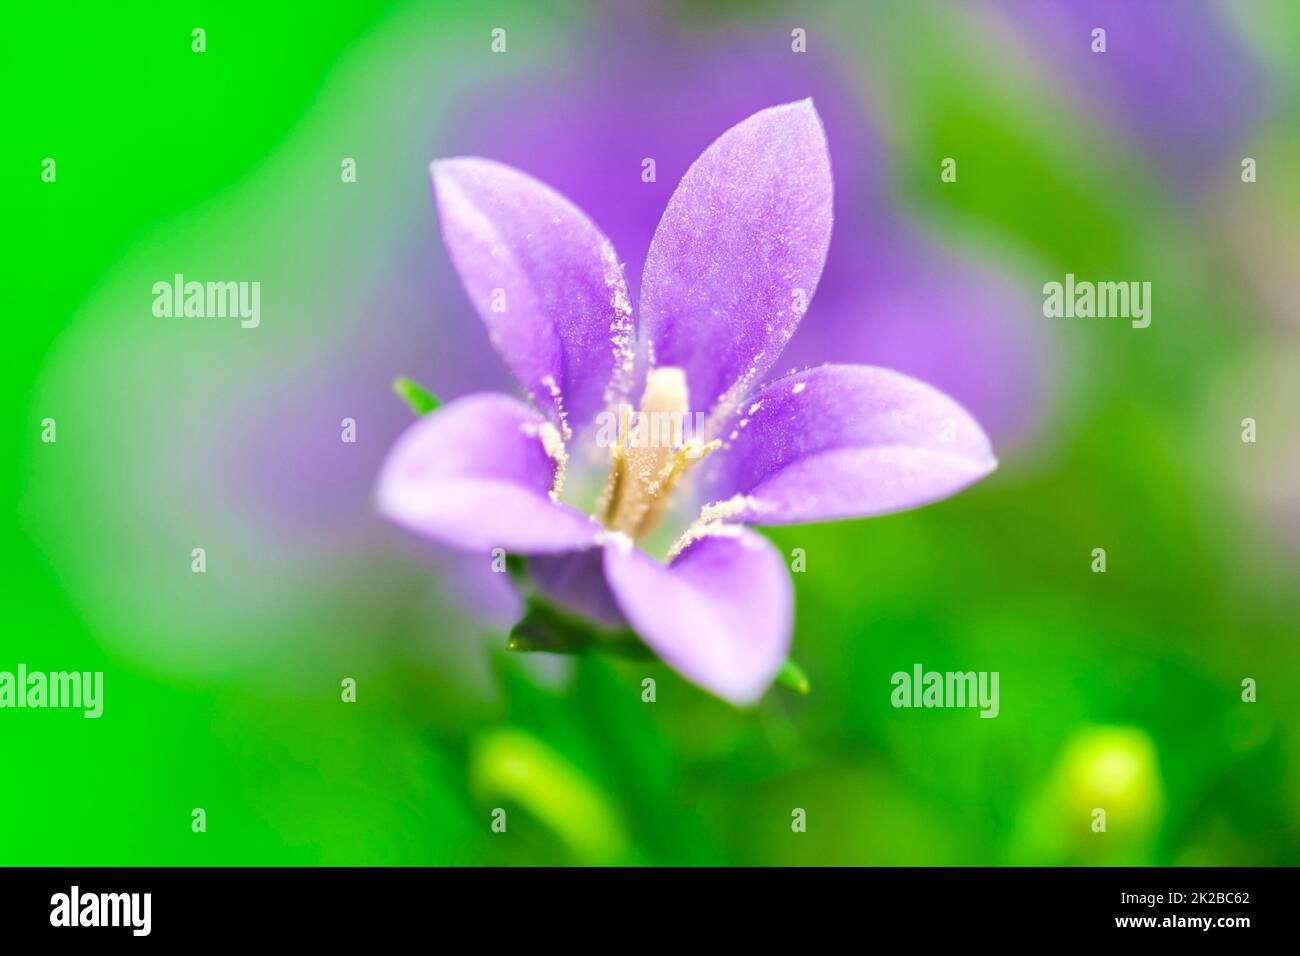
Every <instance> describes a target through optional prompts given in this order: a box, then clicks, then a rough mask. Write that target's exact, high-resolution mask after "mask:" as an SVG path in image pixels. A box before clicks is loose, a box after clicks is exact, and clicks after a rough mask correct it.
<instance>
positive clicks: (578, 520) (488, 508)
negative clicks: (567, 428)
mask: <svg viewBox="0 0 1300 956" xmlns="http://www.w3.org/2000/svg"><path fill="white" fill-rule="evenodd" d="M558 438H559V436H558V434H557V432H556V430H555V427H554V426H553V425H551V424H550V423H549V422H547V421H546V420H545V419H543V418H542V417H541V416H540V415H539V414H538V413H537V412H536V411H534V410H533V409H531V408H529V407H528V406H527V405H525V404H524V403H523V402H521V401H519V400H518V399H517V398H512V397H510V396H509V395H496V394H492V393H483V394H479V395H469V396H466V397H465V398H460V399H457V400H456V401H454V402H451V403H449V404H447V405H446V406H444V407H443V408H441V409H439V410H438V411H436V412H432V413H430V414H428V415H425V416H424V417H423V418H420V419H419V420H418V421H416V422H415V423H414V424H413V425H411V426H410V427H409V428H408V429H407V430H406V431H405V432H404V433H403V434H402V436H401V437H400V438H399V439H398V440H397V443H396V444H395V445H394V446H393V448H392V450H391V451H390V452H389V453H388V457H387V458H386V459H385V461H384V464H383V467H382V469H381V470H380V474H379V487H378V492H377V497H378V504H379V510H380V512H381V513H382V514H384V515H385V516H387V517H389V518H391V519H392V520H393V521H396V522H397V523H398V524H400V525H402V526H403V527H405V528H408V529H410V530H411V531H415V532H417V533H419V534H423V535H426V536H427V537H430V538H432V539H434V540H435V541H440V542H442V543H444V544H449V545H451V546H452V547H456V548H463V549H465V550H472V551H483V552H488V551H490V550H491V549H493V548H504V549H505V550H506V551H508V552H511V553H518V554H553V553H556V552H560V551H570V550H573V549H575V548H581V547H587V546H590V545H591V543H592V542H593V541H594V540H595V539H596V536H597V535H598V534H599V532H600V526H599V525H598V524H597V523H596V522H595V521H593V520H591V519H590V518H588V517H587V516H586V515H583V514H579V513H578V512H577V511H574V510H573V509H572V508H569V507H567V506H565V505H562V504H559V503H557V502H556V501H554V500H552V498H551V489H552V487H553V485H554V482H555V477H556V473H557V469H559V468H562V467H563V464H562V462H561V461H559V460H557V459H559V458H561V457H562V454H563V453H562V451H561V450H558V449H559V448H560V446H559V442H558Z"/></svg>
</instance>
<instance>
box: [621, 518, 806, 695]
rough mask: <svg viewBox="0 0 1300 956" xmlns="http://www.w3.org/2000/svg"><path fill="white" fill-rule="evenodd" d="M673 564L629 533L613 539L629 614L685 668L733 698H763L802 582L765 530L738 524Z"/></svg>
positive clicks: (658, 648)
mask: <svg viewBox="0 0 1300 956" xmlns="http://www.w3.org/2000/svg"><path fill="white" fill-rule="evenodd" d="M721 531H722V532H724V533H720V534H712V535H707V536H705V537H702V538H700V539H699V540H697V541H695V542H694V543H693V544H691V545H689V546H688V547H687V548H686V549H685V550H684V551H682V553H681V554H680V555H678V556H677V558H676V559H675V560H674V561H673V562H672V563H671V564H669V565H667V566H665V565H662V564H660V563H659V562H658V561H656V560H654V558H651V557H650V556H649V555H647V554H645V553H644V552H642V551H638V550H637V549H635V548H633V547H631V546H630V544H629V543H628V542H627V541H626V540H624V541H621V542H620V541H614V542H611V543H609V544H607V545H606V546H605V577H606V579H607V580H608V582H609V586H610V590H611V591H613V594H614V598H615V600H617V602H618V605H619V607H620V608H621V609H622V611H623V615H624V616H625V617H626V618H627V621H628V622H629V623H630V624H631V625H632V627H633V629H634V630H635V631H636V632H637V633H638V634H639V635H640V636H641V638H642V640H644V641H645V642H646V644H648V645H649V646H650V648H651V649H652V650H654V652H655V653H656V654H658V655H659V657H660V658H661V659H662V660H663V661H664V663H666V664H668V666H670V667H672V668H673V669H674V670H676V671H677V672H678V673H680V674H681V675H682V676H683V677H685V678H687V679H688V680H690V681H692V682H693V683H695V684H698V685H699V686H701V687H703V688H704V689H705V690H708V691H710V692H712V693H714V694H717V695H718V696H719V697H722V698H724V699H726V700H729V701H731V702H732V703H735V704H747V703H751V702H753V701H755V700H757V699H758V698H759V697H760V696H762V694H763V692H764V691H765V690H767V688H768V687H769V686H770V685H771V683H772V681H773V679H774V678H775V677H776V674H777V671H778V670H780V668H781V664H782V662H783V661H784V660H785V658H786V655H787V654H788V653H789V650H790V631H791V628H792V626H793V618H794V592H793V588H792V587H791V586H790V576H789V573H788V572H787V571H786V567H785V562H784V561H783V560H782V559H781V555H780V554H779V553H778V552H777V550H776V548H774V547H773V546H772V544H771V542H769V541H768V540H767V539H766V538H764V537H762V536H761V535H758V534H756V533H754V532H753V531H750V530H748V529H747V528H740V527H736V526H730V527H726V528H723V529H721Z"/></svg>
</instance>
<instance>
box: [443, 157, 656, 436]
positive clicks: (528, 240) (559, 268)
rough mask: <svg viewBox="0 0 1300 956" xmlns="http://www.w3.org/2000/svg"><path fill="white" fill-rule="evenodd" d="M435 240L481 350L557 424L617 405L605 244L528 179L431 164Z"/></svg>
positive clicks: (482, 163)
mask: <svg viewBox="0 0 1300 956" xmlns="http://www.w3.org/2000/svg"><path fill="white" fill-rule="evenodd" d="M430 170H431V172H432V174H433V185H434V192H435V194H436V196H437V203H438V215H439V218H440V220H441V222H442V235H443V240H444V241H445V243H446V245H447V251H448V252H449V253H450V255H451V258H452V262H453V263H454V264H455V266H456V271H457V272H458V273H459V274H460V278H461V282H462V283H463V284H464V286H465V291H466V292H467V293H468V294H469V298H470V301H471V302H472V303H473V305H474V308H475V309H476V310H478V314H479V316H480V317H481V318H482V319H483V322H484V323H485V324H486V325H487V328H488V335H489V337H490V338H491V339H492V343H493V345H495V346H496V348H497V351H499V352H500V353H501V356H502V358H503V359H505V362H506V365H508V366H509V367H510V370H511V371H512V372H513V373H514V374H515V377H516V378H517V379H518V380H519V383H520V384H521V385H522V386H523V387H524V388H525V389H526V390H527V391H528V392H529V394H530V396H532V397H533V398H534V400H535V401H537V402H538V403H539V404H540V407H542V408H544V409H546V411H547V414H548V417H549V418H551V420H552V421H553V422H555V423H556V424H557V425H564V424H566V423H567V422H572V423H573V427H575V428H576V427H578V426H581V425H584V424H586V423H587V422H589V421H591V420H592V419H593V418H594V417H595V415H596V413H597V412H598V411H600V410H601V409H602V408H604V407H606V406H607V405H609V404H610V403H612V402H614V401H616V400H617V399H619V398H621V396H622V394H623V393H624V392H625V391H626V388H627V379H628V377H629V376H630V374H631V356H632V345H633V341H632V340H633V326H632V306H631V301H630V300H629V299H628V295H627V285H626V284H625V283H624V281H623V270H622V268H621V267H620V266H619V262H618V256H617V255H616V254H615V252H614V247H613V246H612V245H611V244H610V242H609V240H608V239H606V238H605V236H604V235H603V234H602V233H601V232H600V230H599V229H597V228H596V226H595V225H594V224H593V223H592V222H591V220H590V219H588V218H587V217H586V216H585V215H584V214H583V212H582V211H581V210H580V209H578V208H577V207H576V206H574V205H573V204H572V203H571V202H569V201H568V200H567V199H565V198H564V197H563V196H561V195H560V194H559V193H557V192H555V191H554V190H553V189H551V188H549V187H548V186H545V185H543V184H542V183H540V182H538V181H537V180H535V179H533V178H532V177H531V176H527V175H525V174H524V173H521V172H519V170H517V169H513V168H511V167H509V166H504V165H502V164H501V163H494V162H491V161H490V160H486V159H473V158H457V159H444V160H439V161H437V162H435V163H433V164H432V166H431V167H430Z"/></svg>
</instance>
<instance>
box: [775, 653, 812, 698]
mask: <svg viewBox="0 0 1300 956" xmlns="http://www.w3.org/2000/svg"><path fill="white" fill-rule="evenodd" d="M776 682H777V683H778V684H780V685H781V686H782V687H788V688H790V690H792V691H794V692H795V693H796V694H806V693H808V692H809V691H811V690H812V684H810V683H809V682H808V675H807V674H805V673H804V671H803V668H802V667H800V666H799V665H798V664H796V663H795V662H794V661H793V660H792V659H791V658H789V657H787V658H786V659H785V663H784V664H782V665H781V670H779V671H778V672H777V675H776Z"/></svg>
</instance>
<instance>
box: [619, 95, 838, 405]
mask: <svg viewBox="0 0 1300 956" xmlns="http://www.w3.org/2000/svg"><path fill="white" fill-rule="evenodd" d="M831 192H832V183H831V165H830V157H829V155H828V154H827V149H826V135H825V133H824V132H823V130H822V124H821V120H820V118H819V117H818V116H817V111H816V110H815V109H814V108H813V105H812V102H811V101H810V100H803V101H801V102H798V103H790V104H787V105H785V106H776V107H772V108H771V109H766V110H762V111H761V112H758V113H755V114H754V115H753V116H751V117H750V118H749V119H747V120H745V121H744V122H742V123H740V124H738V125H737V126H733V127H732V128H731V129H729V130H728V131H727V132H725V133H723V134H722V136H721V137H719V138H718V140H717V141H716V142H715V143H714V144H713V145H712V146H710V147H709V148H708V149H706V150H705V151H704V153H703V154H702V155H701V156H700V158H699V159H697V160H696V161H695V163H694V165H692V166H691V168H690V169H688V170H687V171H686V175H685V176H683V177H682V181H681V183H680V184H679V185H678V187H677V191H676V192H674V193H673V196H672V198H671V199H670V200H669V201H668V208H667V209H666V210H665V211H664V214H663V218H662V219H661V220H660V221H659V227H658V229H656V230H655V235H654V239H653V241H652V242H651V243H650V252H649V253H648V254H647V256H646V265H645V272H644V274H643V276H642V278H641V310H640V319H641V322H642V323H643V327H644V328H645V330H646V334H647V336H648V338H649V340H650V343H651V345H652V347H653V352H652V356H653V358H654V360H655V362H656V364H658V365H675V366H678V367H680V368H683V369H685V370H686V384H687V387H688V388H689V389H690V395H691V402H692V406H693V409H694V410H698V411H707V410H710V409H712V408H713V407H714V405H715V404H716V403H717V402H718V400H719V399H721V398H722V397H723V396H724V394H726V393H728V392H730V391H731V390H733V389H734V390H735V391H736V392H738V393H743V392H744V391H746V390H748V388H749V387H750V386H752V384H753V383H754V382H756V381H757V380H758V379H759V377H760V376H762V374H763V373H764V372H766V371H767V370H768V369H769V368H771V366H772V363H773V362H775V361H776V359H777V357H778V356H779V355H780V353H781V349H782V348H783V347H784V346H785V343H786V341H787V340H788V339H789V338H790V336H791V335H793V334H794V330H795V328H796V327H797V326H798V324H799V319H800V317H801V316H802V312H803V309H804V308H806V306H807V303H808V301H809V300H810V299H811V298H812V294H813V291H814V290H815V289H816V287H817V281H818V279H819V278H820V277H821V272H822V266H823V264H824V263H825V261H826V249H827V246H828V245H829V243H830V237H831Z"/></svg>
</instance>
